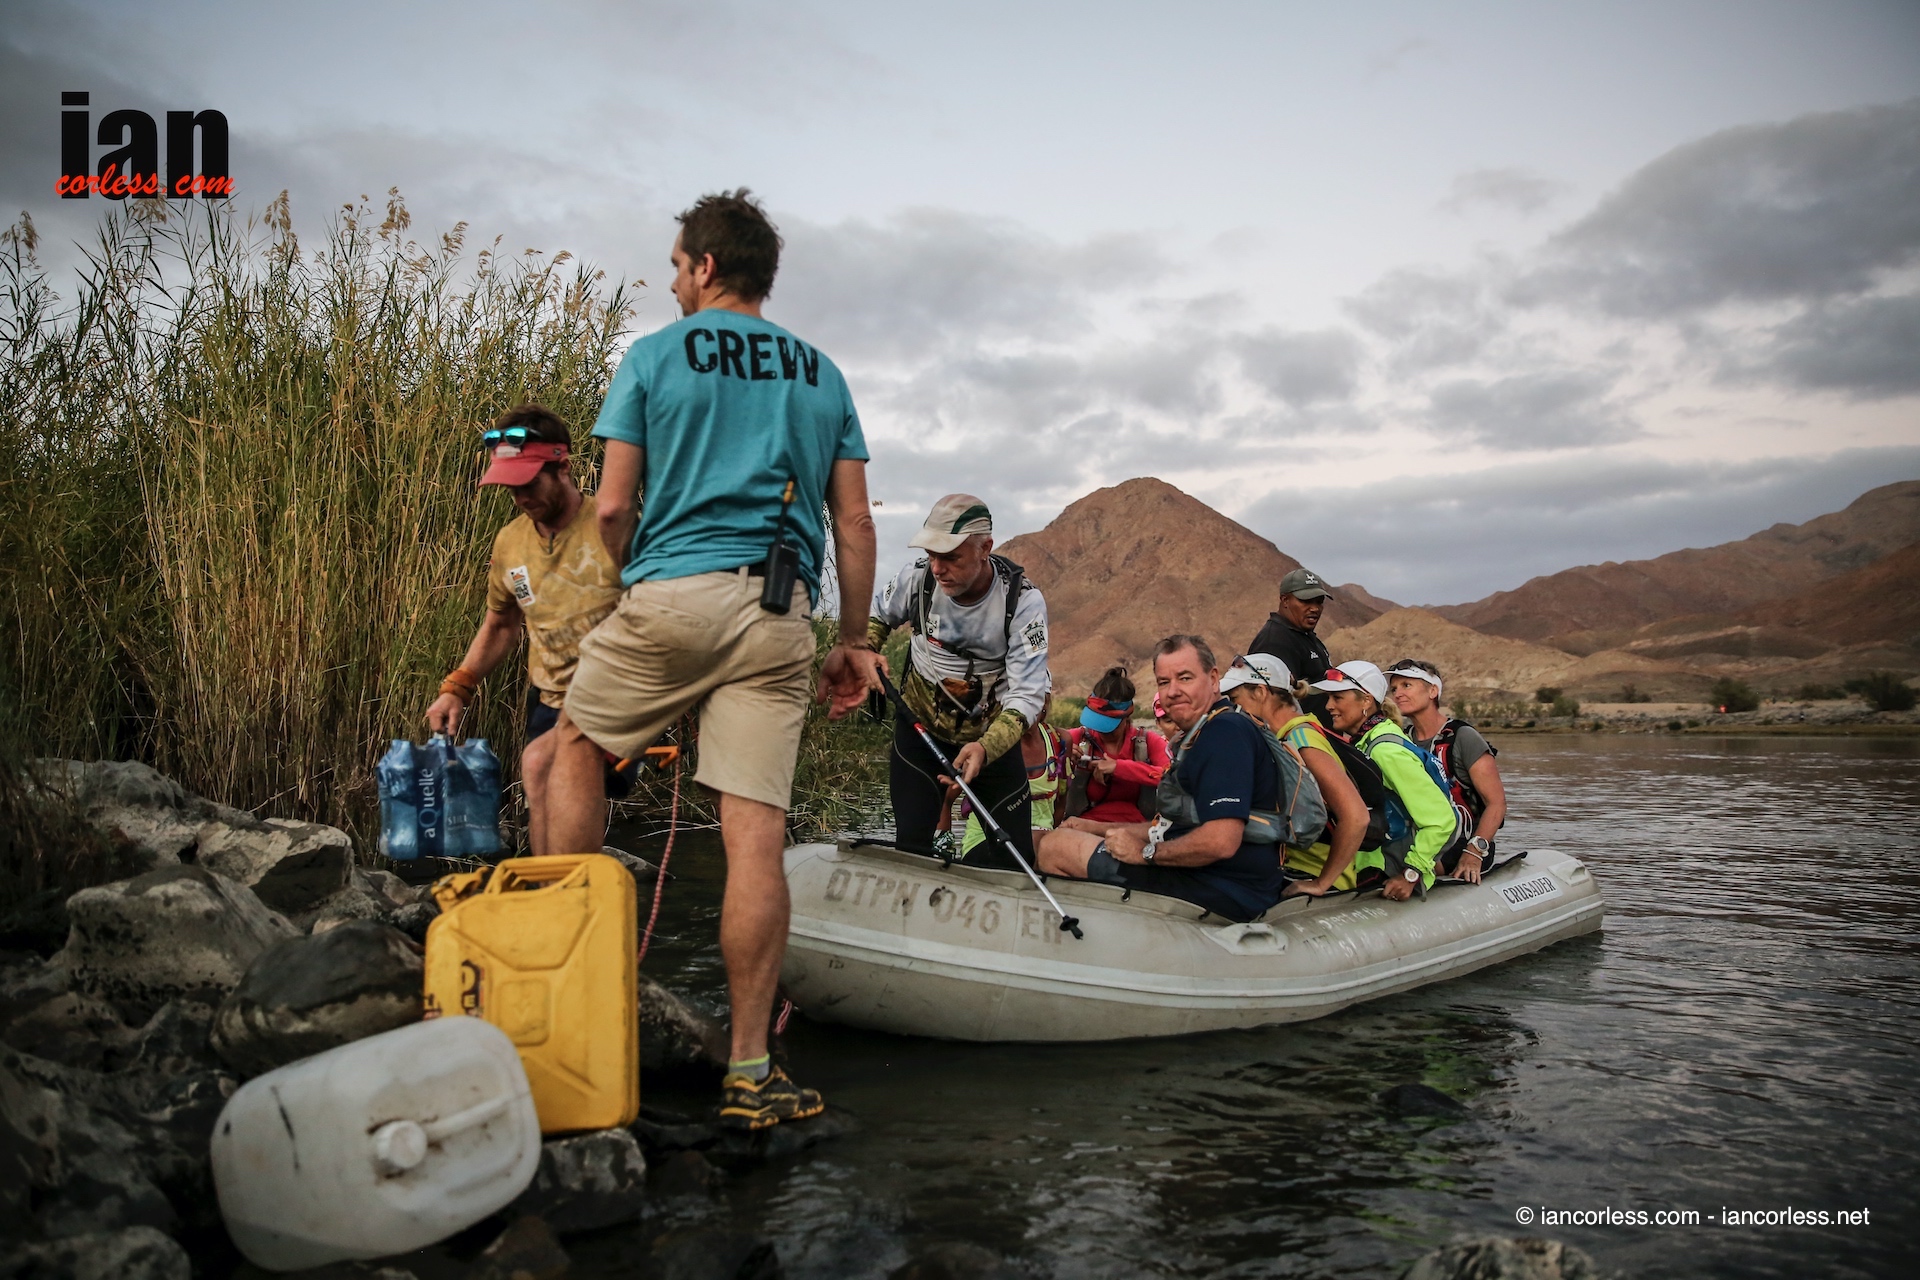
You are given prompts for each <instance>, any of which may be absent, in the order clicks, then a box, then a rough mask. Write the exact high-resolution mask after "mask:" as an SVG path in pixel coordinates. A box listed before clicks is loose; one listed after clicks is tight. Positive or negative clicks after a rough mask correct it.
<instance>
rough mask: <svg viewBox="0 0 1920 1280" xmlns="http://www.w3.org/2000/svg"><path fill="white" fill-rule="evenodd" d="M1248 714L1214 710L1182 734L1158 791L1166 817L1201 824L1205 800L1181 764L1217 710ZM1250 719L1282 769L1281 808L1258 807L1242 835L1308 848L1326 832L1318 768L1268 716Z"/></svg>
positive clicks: (1258, 841) (1218, 713) (1254, 840)
mask: <svg viewBox="0 0 1920 1280" xmlns="http://www.w3.org/2000/svg"><path fill="white" fill-rule="evenodd" d="M1243 714H1244V713H1243V712H1241V711H1239V710H1238V709H1237V708H1232V707H1222V708H1219V709H1218V710H1215V711H1210V712H1208V713H1207V717H1206V719H1204V720H1202V721H1201V722H1200V723H1199V724H1196V725H1195V726H1193V728H1191V729H1189V730H1187V732H1186V733H1184V734H1182V735H1181V736H1180V745H1179V746H1178V747H1176V748H1175V749H1174V753H1173V763H1172V764H1170V765H1169V766H1167V771H1166V772H1165V773H1163V774H1161V775H1160V787H1159V789H1158V791H1157V792H1156V798H1157V800H1158V801H1159V806H1160V816H1161V817H1163V818H1165V819H1167V821H1169V822H1171V823H1172V824H1173V825H1174V826H1176V827H1197V826H1199V825H1200V823H1201V821H1202V819H1201V817H1200V805H1199V802H1197V801H1196V800H1195V799H1194V798H1193V797H1192V796H1191V795H1189V794H1187V789H1186V788H1185V787H1183V786H1181V785H1180V777H1179V774H1180V765H1181V763H1182V762H1183V761H1184V760H1185V759H1186V758H1187V752H1188V751H1189V750H1191V749H1192V747H1193V744H1194V741H1195V740H1196V739H1197V738H1199V736H1200V731H1201V730H1202V729H1205V728H1206V727H1207V726H1208V725H1209V724H1211V723H1213V719H1214V717H1215V716H1222V715H1243ZM1246 719H1247V721H1248V722H1249V723H1250V724H1252V725H1253V727H1254V728H1255V729H1257V730H1259V732H1260V738H1261V740H1262V741H1263V742H1265V743H1266V744H1267V751H1268V753H1269V754H1271V755H1272V757H1273V763H1274V767H1275V768H1276V769H1277V770H1278V771H1279V774H1280V808H1278V809H1254V810H1253V811H1252V812H1251V813H1249V814H1248V815H1247V829H1246V834H1245V835H1244V836H1242V837H1241V838H1242V839H1243V840H1244V841H1246V843H1248V844H1275V845H1279V844H1284V845H1292V846H1294V847H1295V848H1300V849H1304V848H1306V847H1307V846H1309V845H1311V844H1312V843H1313V842H1314V841H1315V840H1318V839H1319V838H1320V834H1321V832H1323V831H1325V830H1326V829H1327V802H1326V800H1325V799H1324V798H1322V796H1321V795H1320V784H1319V783H1318V782H1316V781H1314V777H1313V774H1311V773H1310V772H1308V771H1307V766H1306V764H1305V762H1303V761H1302V760H1301V759H1300V753H1299V752H1298V751H1295V750H1294V749H1293V747H1292V746H1291V745H1290V744H1289V743H1285V742H1282V741H1280V739H1278V738H1276V737H1274V735H1273V730H1271V729H1269V728H1268V727H1267V726H1266V725H1265V724H1264V723H1263V722H1261V721H1259V720H1256V719H1254V718H1253V717H1252V716H1246ZM1249 799H1251V797H1249Z"/></svg>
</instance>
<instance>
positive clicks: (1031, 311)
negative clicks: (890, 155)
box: [775, 209, 1168, 359]
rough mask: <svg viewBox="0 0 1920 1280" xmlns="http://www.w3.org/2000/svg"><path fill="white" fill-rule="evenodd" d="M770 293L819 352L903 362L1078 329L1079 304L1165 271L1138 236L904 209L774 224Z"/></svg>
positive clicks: (1082, 315)
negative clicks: (1064, 234) (1079, 238)
mask: <svg viewBox="0 0 1920 1280" xmlns="http://www.w3.org/2000/svg"><path fill="white" fill-rule="evenodd" d="M782 230H783V231H784V233H785V234H786V237H787V241H788V246H789V247H788V250H787V252H786V254H785V255H784V264H785V265H784V266H783V268H782V272H781V277H780V283H779V285H778V286H777V287H776V290H775V295H776V297H778V298H779V299H780V302H781V305H782V306H783V307H786V308H789V309H790V310H791V314H793V316H794V318H795V321H796V323H797V324H799V325H803V326H805V327H806V328H807V331H808V332H810V333H811V334H814V335H816V336H817V337H818V339H819V341H820V343H821V345H822V346H823V347H825V348H826V349H827V350H828V351H829V352H832V353H835V354H836V356H838V354H839V353H841V352H845V353H848V354H850V355H858V356H861V357H867V358H875V359H902V358H905V359H912V358H917V357H923V356H925V355H926V354H928V353H930V352H932V351H934V350H938V349H945V348H950V347H952V346H954V345H956V344H957V345H959V346H962V347H966V346H972V345H976V344H979V343H982V342H986V341H991V340H994V339H1000V338H1008V337H1017V338H1027V337H1033V338H1039V339H1041V340H1043V341H1049V342H1055V343H1058V342H1062V341H1065V340H1068V339H1072V338H1077V337H1080V336H1083V335H1084V334H1086V333H1087V332H1089V331H1090V328H1091V317H1090V314H1089V304H1090V303H1091V302H1092V301H1093V300H1094V299H1096V298H1098V297H1099V296H1101V295H1102V294H1109V293H1114V292H1118V291H1122V290H1130V289H1139V288H1142V287H1144V286H1146V285H1149V284H1151V283H1153V282H1154V281H1155V280H1157V279H1159V278H1160V277H1161V276H1162V275H1163V274H1165V273H1166V271H1167V270H1168V263H1167V261H1166V259H1165V257H1164V256H1163V254H1162V253H1161V252H1160V251H1159V249H1158V248H1157V247H1156V246H1155V245H1154V244H1153V242H1152V241H1151V240H1150V239H1149V238H1148V237H1146V236H1144V235H1111V236H1104V237H1097V238H1094V239H1090V240H1087V241H1084V242H1081V243H1077V244H1061V243H1059V242H1057V241H1054V240H1050V239H1048V238H1046V237H1044V236H1041V235H1039V234H1037V233H1035V232H1033V231H1030V230H1028V229H1027V228H1025V227H1023V226H1021V225H1019V224H1018V223H1015V222H1012V221H1010V220H1007V219H1000V218H984V217H979V216H976V215H971V214H964V213H958V212H954V211H952V210H945V209H916V210H909V211H907V212H905V213H902V214H899V215H898V216H896V217H893V218H889V219H887V220H886V221H884V222H879V223H874V222H866V221H860V220H850V221H847V222H843V223H839V224H836V225H833V226H819V225H814V224H808V223H798V222H796V223H793V224H791V225H783V227H782Z"/></svg>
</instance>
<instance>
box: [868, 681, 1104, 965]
mask: <svg viewBox="0 0 1920 1280" xmlns="http://www.w3.org/2000/svg"><path fill="white" fill-rule="evenodd" d="M875 674H876V675H878V676H879V677H880V687H881V689H883V690H885V691H886V695H887V698H888V699H889V700H890V701H891V702H892V703H893V705H894V706H896V707H898V708H900V714H902V715H904V716H905V717H906V718H907V719H908V720H911V721H912V722H913V731H914V732H915V733H917V734H919V735H920V741H921V742H923V743H925V744H926V747H927V750H928V751H931V752H932V753H933V758H934V760H936V761H937V762H938V763H939V764H940V765H941V766H942V767H943V768H945V769H946V771H947V776H948V777H950V778H952V779H953V784H954V785H955V786H957V787H959V788H960V794H961V795H963V796H965V797H966V798H967V801H968V802H969V803H970V804H972V805H973V811H974V813H975V814H976V815H978V817H979V819H980V825H981V827H982V828H984V829H985V830H986V832H987V834H988V835H989V836H991V837H993V838H994V839H995V840H998V841H999V842H1000V847H1001V848H1002V849H1005V850H1006V851H1007V852H1008V853H1010V854H1012V855H1013V860H1014V861H1015V862H1017V863H1019V864H1020V869H1021V870H1022V871H1024V872H1026V873H1027V879H1029V880H1031V881H1033V887H1034V888H1036V889H1038V890H1039V891H1040V896H1041V897H1043V898H1045V899H1046V900H1047V905H1048V906H1050V907H1052V908H1053V913H1054V914H1055V915H1057V916H1059V917H1060V932H1062V933H1070V934H1072V935H1073V936H1074V937H1076V938H1084V937H1086V936H1087V935H1086V934H1084V933H1082V932H1080V921H1079V919H1078V917H1075V916H1070V915H1068V914H1067V912H1066V908H1064V907H1062V906H1061V905H1060V902H1059V899H1057V898H1055V897H1054V896H1053V894H1052V893H1050V892H1048V890H1047V882H1046V881H1044V880H1042V879H1041V878H1040V875H1039V873H1038V872H1036V871H1035V870H1034V869H1033V868H1032V867H1031V866H1029V865H1028V864H1027V860H1026V859H1025V858H1023V857H1021V856H1020V850H1019V848H1018V847H1016V846H1015V845H1014V843H1013V838H1012V837H1011V836H1009V835H1008V834H1007V833H1006V832H1005V831H1004V830H1003V829H1002V828H1001V826H1000V824H999V822H997V821H995V819H994V816H993V810H991V809H989V808H988V807H987V806H986V805H984V804H982V803H981V802H980V797H979V796H976V795H975V794H973V788H972V787H969V786H968V785H967V783H966V779H964V778H962V777H961V776H960V771H959V770H958V769H956V768H954V767H953V761H951V760H949V759H947V755H946V752H944V751H942V750H940V744H939V743H937V742H935V741H934V740H933V735H932V734H930V733H928V732H927V727H926V726H925V725H923V724H921V723H920V720H919V718H918V717H916V716H915V715H914V714H913V709H912V708H911V707H909V706H908V705H907V702H906V699H905V698H902V697H901V696H900V691H899V690H898V689H896V688H894V687H893V681H891V680H889V679H888V678H887V673H886V672H884V671H880V670H878V669H876V671H875Z"/></svg>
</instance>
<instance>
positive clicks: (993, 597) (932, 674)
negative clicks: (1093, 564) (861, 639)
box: [873, 558, 1048, 724]
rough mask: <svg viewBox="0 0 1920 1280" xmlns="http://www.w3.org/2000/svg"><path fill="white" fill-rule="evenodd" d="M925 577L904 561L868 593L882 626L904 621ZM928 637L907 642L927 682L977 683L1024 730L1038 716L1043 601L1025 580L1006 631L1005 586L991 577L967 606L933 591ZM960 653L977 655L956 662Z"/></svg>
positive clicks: (1042, 696)
mask: <svg viewBox="0 0 1920 1280" xmlns="http://www.w3.org/2000/svg"><path fill="white" fill-rule="evenodd" d="M926 574H927V562H926V560H925V559H924V558H922V559H918V560H909V561H908V562H907V563H906V564H905V565H904V566H902V568H901V570H900V572H899V573H897V574H895V575H894V576H893V578H892V580H891V581H888V582H883V583H879V584H878V589H877V590H876V591H875V592H874V593H873V616H874V617H876V618H879V619H882V620H883V621H885V622H886V624H887V625H888V626H889V627H897V626H899V625H901V624H902V623H904V622H906V621H907V619H908V615H909V614H911V613H912V612H913V610H914V608H915V600H916V598H917V597H918V596H919V594H920V585H921V582H922V581H923V580H924V579H925V577H926ZM932 615H933V616H932V617H931V618H929V619H928V625H929V628H930V631H931V634H927V635H921V634H916V635H915V636H914V637H913V644H912V652H913V667H914V670H916V671H918V672H919V673H920V674H921V675H922V676H923V677H925V678H926V679H928V680H941V679H945V678H946V677H949V676H952V677H955V678H960V679H964V678H965V677H966V676H967V675H968V674H969V673H972V674H974V675H977V676H979V677H981V680H982V683H983V684H984V686H985V688H986V690H987V692H988V693H989V694H991V695H992V696H993V698H994V699H995V700H996V701H997V702H998V703H999V704H1000V705H1001V706H1002V707H1004V708H1006V709H1007V710H1010V711H1018V712H1019V713H1020V714H1021V715H1023V716H1025V717H1026V719H1027V723H1028V724H1032V723H1033V722H1034V721H1036V720H1038V719H1039V718H1040V708H1041V707H1042V706H1043V705H1044V704H1045V703H1046V700H1047V688H1048V681H1047V600H1046V597H1045V596H1043V595H1041V594H1040V589H1039V588H1038V587H1036V586H1034V585H1033V584H1032V583H1031V582H1029V583H1028V584H1027V585H1026V587H1025V588H1024V589H1023V590H1022V591H1021V592H1020V599H1019V601H1018V602H1017V603H1016V604H1015V605H1014V611H1013V628H1012V630H1011V631H1009V630H1008V628H1007V582H1006V579H1005V578H1003V577H1001V576H1000V575H999V574H997V573H996V574H994V575H993V586H992V587H990V588H989V589H988V591H987V594H986V595H984V596H982V597H980V599H978V600H976V601H974V602H973V603H972V604H960V603H958V602H957V601H955V600H954V598H953V597H952V596H950V595H948V594H947V593H946V592H944V591H942V590H940V589H939V588H938V587H935V588H934V590H933V600H932ZM955 648H959V649H963V650H965V651H966V652H968V653H971V654H974V655H976V656H975V657H973V658H970V659H969V658H963V657H961V656H959V655H958V654H957V653H955V652H954V649H955Z"/></svg>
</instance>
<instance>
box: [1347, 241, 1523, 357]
mask: <svg viewBox="0 0 1920 1280" xmlns="http://www.w3.org/2000/svg"><path fill="white" fill-rule="evenodd" d="M1496 270H1497V267H1496V265H1495V264H1492V263H1482V264H1480V267H1479V269H1477V270H1473V271H1459V272H1438V271H1427V270H1419V269H1415V268H1402V269H1400V270H1397V271H1390V272H1388V273H1387V274H1386V275H1384V276H1382V277H1381V278H1380V279H1378V280H1376V281H1375V282H1374V283H1373V284H1371V285H1369V286H1368V287H1367V288H1366V289H1364V290H1362V291H1361V292H1360V293H1359V294H1358V295H1357V296H1355V297H1352V298H1349V299H1347V300H1346V302H1345V304H1344V306H1345V309H1346V311H1347V314H1349V315H1351V316H1352V317H1353V318H1354V319H1355V320H1358V321H1359V322H1360V324H1361V325H1362V326H1363V327H1364V328H1366V329H1367V330H1369V331H1370V332H1372V333H1373V334H1375V335H1377V336H1379V337H1380V338H1383V339H1385V340H1386V342H1387V345H1388V358H1387V364H1388V366H1389V367H1390V368H1391V369H1392V370H1394V371H1395V372H1397V373H1403V374H1408V373H1419V372H1421V371H1423V370H1427V369H1435V368H1440V367H1443V366H1446V365H1459V364H1465V363H1467V362H1469V361H1471V360H1473V359H1475V358H1476V357H1478V356H1479V355H1480V354H1481V353H1482V352H1483V351H1485V350H1486V349H1487V347H1488V345H1489V344H1490V343H1492V342H1493V341H1494V340H1495V339H1496V338H1497V337H1498V336H1499V335H1500V334H1501V333H1502V332H1503V331H1504V330H1505V329H1506V327H1507V320H1506V317H1505V315H1503V314H1502V313H1501V312H1499V311H1497V310H1496V309H1495V308H1494V307H1493V306H1492V304H1491V300H1490V298H1489V295H1488V288H1487V285H1488V281H1489V279H1490V278H1491V277H1492V276H1493V275H1494V274H1495V272H1496Z"/></svg>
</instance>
